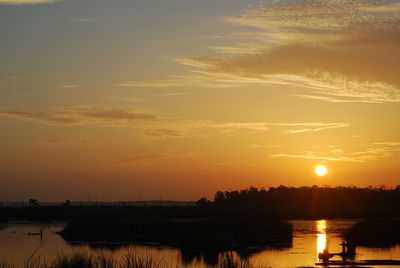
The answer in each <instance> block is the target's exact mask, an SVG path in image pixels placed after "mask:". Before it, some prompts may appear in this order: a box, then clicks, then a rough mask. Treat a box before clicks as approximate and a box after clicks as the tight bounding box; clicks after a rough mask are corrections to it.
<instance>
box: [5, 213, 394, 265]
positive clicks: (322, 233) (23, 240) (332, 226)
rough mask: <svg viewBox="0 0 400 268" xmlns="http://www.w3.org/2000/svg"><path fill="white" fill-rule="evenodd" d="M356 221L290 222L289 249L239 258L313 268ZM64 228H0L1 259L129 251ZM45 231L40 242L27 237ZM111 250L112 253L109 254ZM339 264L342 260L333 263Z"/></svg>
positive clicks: (199, 260)
mask: <svg viewBox="0 0 400 268" xmlns="http://www.w3.org/2000/svg"><path fill="white" fill-rule="evenodd" d="M354 222H355V221H354V220H318V221H315V220H294V221H291V223H292V224H293V241H292V245H291V247H289V248H266V249H247V250H245V251H243V252H239V253H238V256H240V257H242V258H248V259H249V260H250V262H252V263H253V264H254V265H255V266H256V267H276V268H280V267H301V266H314V264H315V263H316V262H318V253H319V252H321V251H322V250H324V249H325V248H328V249H329V251H330V252H335V253H336V252H341V250H342V248H341V245H340V244H341V243H342V239H341V237H340V234H341V233H342V232H343V231H344V230H346V229H347V228H349V227H350V226H351V225H352V224H354ZM64 225H65V223H61V222H60V223H50V224H38V223H32V222H11V223H8V224H6V225H0V259H2V258H4V259H5V260H7V261H8V262H9V263H11V264H14V265H20V264H21V263H22V262H23V261H24V259H26V258H28V257H29V256H31V255H32V254H33V253H34V252H35V251H36V250H37V251H36V253H35V255H36V256H41V257H44V258H47V257H51V256H55V255H57V254H59V253H70V252H73V251H86V252H94V253H98V252H100V251H101V252H102V253H104V254H106V255H112V256H114V257H115V258H117V259H118V258H122V257H123V256H124V255H125V254H126V252H127V250H128V248H129V247H132V246H120V245H114V248H113V249H111V248H112V246H113V245H110V244H108V245H107V247H105V245H104V244H102V243H97V244H92V245H87V244H83V243H78V242H77V243H74V244H73V245H72V244H69V243H67V242H65V241H64V240H63V239H62V237H60V236H59V235H57V234H56V232H57V231H60V230H61V229H62V228H63V226H64ZM41 230H43V236H42V237H40V236H38V235H30V233H31V234H32V233H39V232H40V231H41ZM110 247H111V248H110ZM134 248H135V249H136V250H137V252H139V253H140V254H149V255H151V256H154V257H156V258H159V259H163V260H164V261H166V262H168V263H169V264H170V265H171V267H182V268H194V267H196V268H201V267H212V266H213V265H215V264H216V263H217V262H218V258H219V255H218V253H215V252H181V251H180V250H178V249H174V248H168V247H161V246H157V245H146V246H144V245H140V246H134ZM333 259H334V260H335V259H337V260H340V257H334V258H333ZM355 259H356V260H365V259H400V246H396V247H393V248H384V249H382V248H363V247H357V249H356V257H355Z"/></svg>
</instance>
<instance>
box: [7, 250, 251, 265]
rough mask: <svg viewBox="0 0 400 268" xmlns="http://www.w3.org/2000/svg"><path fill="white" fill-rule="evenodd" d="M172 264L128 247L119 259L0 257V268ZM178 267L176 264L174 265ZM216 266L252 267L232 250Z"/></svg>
mask: <svg viewBox="0 0 400 268" xmlns="http://www.w3.org/2000/svg"><path fill="white" fill-rule="evenodd" d="M170 267H173V266H172V264H170V263H168V262H166V261H165V260H164V259H162V258H157V257H154V256H152V255H150V254H149V253H144V254H143V253H142V252H138V251H137V250H135V249H129V250H128V253H127V254H126V255H125V256H124V257H123V258H122V260H121V261H117V260H115V259H114V258H113V257H112V256H105V255H103V254H91V253H86V252H73V253H70V254H60V255H57V256H55V257H53V258H51V259H44V258H41V257H40V256H39V257H38V256H37V257H34V256H30V257H29V258H28V260H26V261H25V262H24V263H22V265H21V266H13V265H11V264H8V263H7V262H6V261H5V260H1V259H0V268H170ZM176 267H178V266H176ZM217 268H254V265H253V264H252V263H250V262H249V261H247V260H241V259H240V258H238V257H237V256H235V255H234V253H232V252H226V253H223V254H221V256H220V258H219V265H217Z"/></svg>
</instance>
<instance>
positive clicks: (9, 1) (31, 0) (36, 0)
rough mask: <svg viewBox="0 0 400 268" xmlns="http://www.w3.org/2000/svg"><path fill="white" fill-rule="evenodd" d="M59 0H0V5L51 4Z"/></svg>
mask: <svg viewBox="0 0 400 268" xmlns="http://www.w3.org/2000/svg"><path fill="white" fill-rule="evenodd" d="M57 1H59V0H0V5H37V4H51V3H55V2H57Z"/></svg>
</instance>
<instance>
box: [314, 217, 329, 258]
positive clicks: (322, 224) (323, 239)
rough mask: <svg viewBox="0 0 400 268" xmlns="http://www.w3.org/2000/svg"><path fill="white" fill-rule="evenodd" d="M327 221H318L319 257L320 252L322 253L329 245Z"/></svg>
mask: <svg viewBox="0 0 400 268" xmlns="http://www.w3.org/2000/svg"><path fill="white" fill-rule="evenodd" d="M326 228H327V222H326V220H319V221H317V222H316V229H317V232H318V233H317V259H318V253H322V252H323V251H324V249H326V248H327V247H328V245H327V244H328V240H327V236H326Z"/></svg>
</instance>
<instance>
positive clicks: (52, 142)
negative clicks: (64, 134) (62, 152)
mask: <svg viewBox="0 0 400 268" xmlns="http://www.w3.org/2000/svg"><path fill="white" fill-rule="evenodd" d="M35 142H36V143H37V144H40V145H47V146H61V145H74V144H90V143H92V141H91V140H89V139H84V138H80V139H68V138H49V139H40V140H36V141H35Z"/></svg>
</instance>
